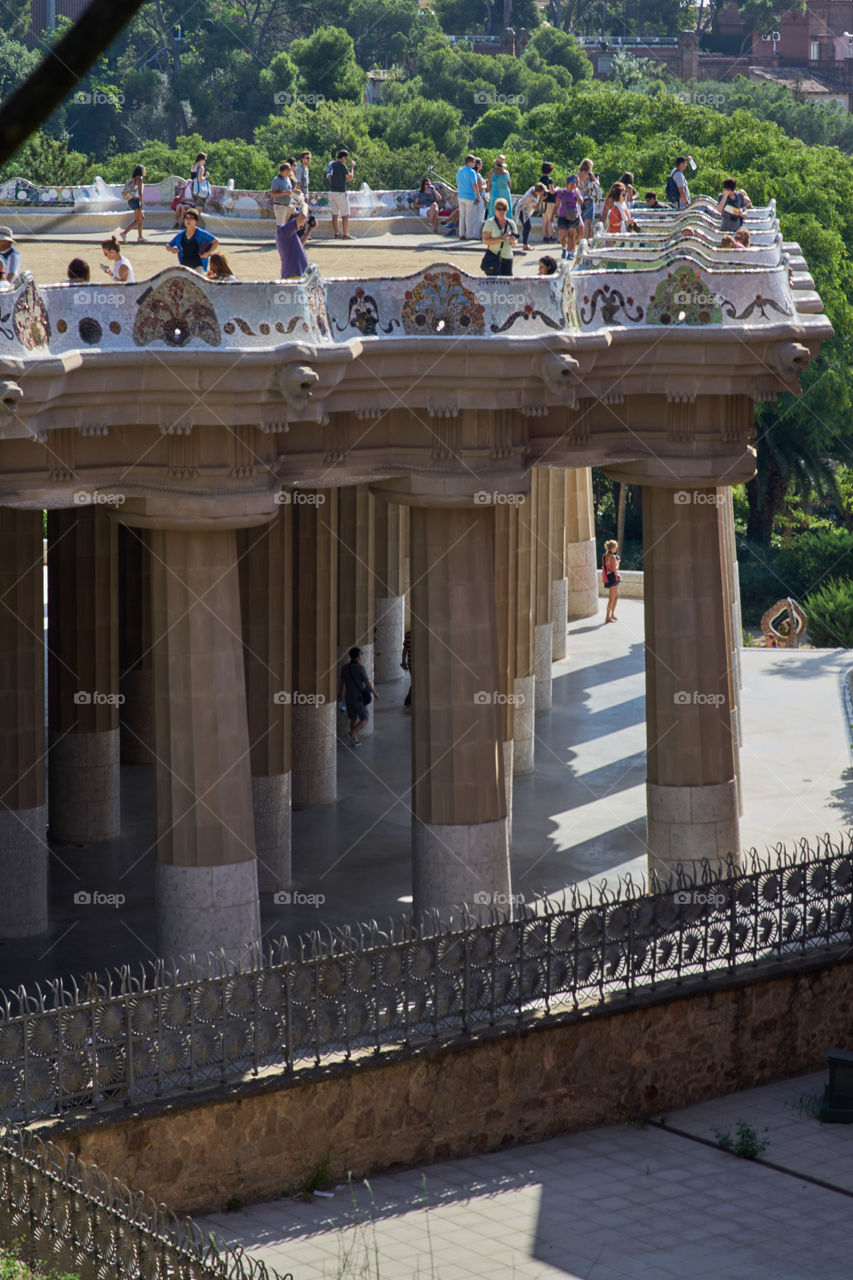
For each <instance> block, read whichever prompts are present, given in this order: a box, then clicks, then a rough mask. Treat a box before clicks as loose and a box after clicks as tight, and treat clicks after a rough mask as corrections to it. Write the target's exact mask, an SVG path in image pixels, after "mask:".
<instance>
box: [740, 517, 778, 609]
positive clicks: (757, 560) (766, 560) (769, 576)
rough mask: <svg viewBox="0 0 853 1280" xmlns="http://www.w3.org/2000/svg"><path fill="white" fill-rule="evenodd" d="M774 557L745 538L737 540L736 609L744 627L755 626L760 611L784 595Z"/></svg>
mask: <svg viewBox="0 0 853 1280" xmlns="http://www.w3.org/2000/svg"><path fill="white" fill-rule="evenodd" d="M777 558H778V553H777V552H774V551H772V550H771V551H768V549H767V548H766V547H760V546H756V545H755V544H754V543H750V542H747V540H746V539H745V538H743V539H739V540H738V577H739V579H740V609H741V614H742V617H743V624H744V626H746V627H757V626H758V625H759V623H760V622H761V617H762V614H764V613H765V611H766V610H767V609H769V608H770V606H771V605H772V604H775V602H776V601H777V600H780V599H782V597H784V596H786V595H788V591H787V590H786V587H785V583H784V582H783V581H782V579H781V577H780V575H779V572H778V570H777V568H776V561H777Z"/></svg>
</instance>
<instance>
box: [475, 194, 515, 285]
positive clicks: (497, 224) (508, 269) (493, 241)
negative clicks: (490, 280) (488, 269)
mask: <svg viewBox="0 0 853 1280" xmlns="http://www.w3.org/2000/svg"><path fill="white" fill-rule="evenodd" d="M517 243H518V227H517V226H516V225H515V223H514V222H513V220H512V218H510V217H509V206H508V204H507V202H506V200H505V199H504V198H503V196H498V198H497V200H496V201H495V216H494V217H493V218H487V219H486V221H485V222H484V223H483V244H484V245H485V246H486V249H487V250H488V251H489V252H490V253H492V254H495V255H496V256H497V257H498V258H499V259H500V262H499V263H497V264H495V265H497V268H498V269H497V271H495V272H494V273H493V274H494V275H499V276H511V275H512V250H513V246H514V245H515V244H517ZM483 256H484V258H485V256H486V255H485V254H484V255H483ZM481 265H482V264H481ZM484 269H485V268H484Z"/></svg>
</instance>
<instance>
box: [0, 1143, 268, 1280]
mask: <svg viewBox="0 0 853 1280" xmlns="http://www.w3.org/2000/svg"><path fill="white" fill-rule="evenodd" d="M19 1242H20V1245H21V1248H22V1251H23V1254H24V1256H25V1257H26V1258H27V1260H28V1261H30V1262H38V1263H43V1264H47V1265H48V1266H49V1267H50V1268H51V1275H66V1274H69V1273H76V1274H79V1275H80V1276H81V1280H217V1278H218V1280H278V1275H277V1273H276V1272H275V1271H271V1270H270V1269H269V1268H268V1267H267V1266H266V1265H265V1264H264V1263H263V1262H258V1261H255V1260H254V1259H252V1258H250V1257H249V1256H248V1255H247V1254H245V1253H244V1252H243V1250H242V1249H239V1248H238V1249H231V1248H229V1247H228V1246H227V1245H225V1244H224V1243H223V1242H222V1241H221V1240H219V1239H218V1238H217V1237H216V1236H213V1235H207V1236H203V1235H202V1233H201V1231H200V1230H199V1228H198V1227H197V1226H196V1224H195V1223H194V1222H193V1221H192V1219H191V1218H182V1219H179V1218H177V1217H176V1216H175V1215H174V1214H173V1213H170V1212H169V1210H168V1209H167V1208H166V1207H165V1205H162V1204H160V1205H158V1204H155V1202H154V1201H153V1200H152V1199H151V1198H150V1197H149V1196H147V1195H145V1194H144V1193H143V1192H141V1191H136V1192H135V1191H131V1190H130V1189H129V1188H128V1187H126V1186H125V1185H124V1184H123V1183H121V1182H119V1181H118V1180H117V1179H116V1178H111V1177H109V1176H108V1175H106V1174H104V1173H102V1172H101V1170H99V1169H97V1168H95V1167H94V1166H91V1165H84V1164H80V1163H79V1162H78V1161H77V1160H76V1158H75V1157H74V1156H73V1155H69V1154H68V1153H66V1152H65V1151H61V1150H60V1149H59V1148H58V1147H55V1146H54V1145H53V1144H52V1143H45V1142H42V1141H41V1140H40V1139H39V1138H38V1137H37V1136H36V1135H35V1134H33V1133H28V1132H26V1131H25V1130H22V1129H6V1130H0V1244H5V1245H7V1246H8V1245H13V1244H17V1243H19ZM4 1274H5V1272H4ZM282 1280H292V1277H291V1276H287V1277H283V1278H282Z"/></svg>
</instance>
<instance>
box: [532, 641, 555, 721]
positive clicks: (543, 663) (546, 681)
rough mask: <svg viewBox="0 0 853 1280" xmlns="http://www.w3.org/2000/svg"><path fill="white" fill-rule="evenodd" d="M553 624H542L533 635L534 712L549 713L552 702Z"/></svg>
mask: <svg viewBox="0 0 853 1280" xmlns="http://www.w3.org/2000/svg"><path fill="white" fill-rule="evenodd" d="M552 632H553V624H552V623H550V622H542V623H540V624H539V626H538V627H537V628H536V633H535V657H534V663H535V671H536V710H537V711H550V710H551V701H552V688H551V685H552V674H551V662H552V658H551V652H552V649H553V639H552Z"/></svg>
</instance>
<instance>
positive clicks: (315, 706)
mask: <svg viewBox="0 0 853 1280" xmlns="http://www.w3.org/2000/svg"><path fill="white" fill-rule="evenodd" d="M337 639H338V491H337V489H323V490H321V489H314V490H309V489H303V490H301V494H300V502H299V503H298V504H297V505H295V506H294V509H293V684H294V693H293V804H294V807H295V808H297V809H303V808H307V807H308V806H309V805H314V804H334V803H335V801H336V800H337V798H338V755H337V738H336V736H335V718H336V715H337V711H336V707H337V692H338V661H337V648H338V645H337Z"/></svg>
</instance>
